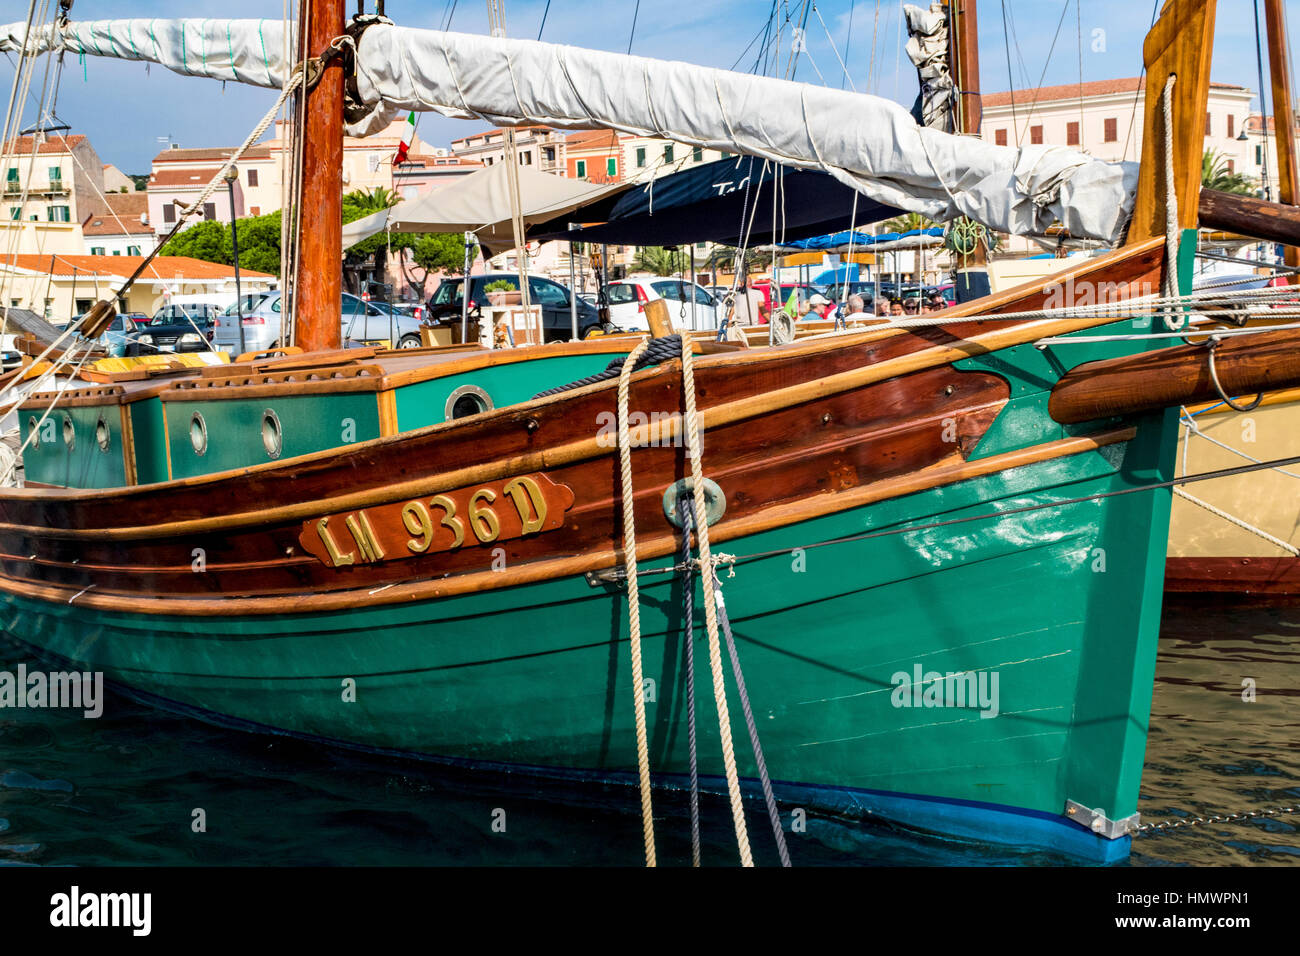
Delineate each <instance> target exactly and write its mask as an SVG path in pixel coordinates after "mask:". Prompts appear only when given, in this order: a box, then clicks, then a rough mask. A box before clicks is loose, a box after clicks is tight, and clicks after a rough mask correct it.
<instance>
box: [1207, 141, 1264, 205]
mask: <svg viewBox="0 0 1300 956" xmlns="http://www.w3.org/2000/svg"><path fill="white" fill-rule="evenodd" d="M1201 185H1202V186H1204V187H1205V188H1206V189H1217V190H1219V192H1225V193H1241V194H1243V195H1254V193H1255V190H1256V188H1257V186H1256V184H1255V180H1253V179H1251V178H1249V177H1248V176H1246V175H1245V174H1244V173H1234V172H1232V171H1231V170H1230V169H1229V168H1228V160H1227V159H1226V158H1225V157H1224V156H1223V155H1221V154H1220V153H1219V152H1217V151H1216V150H1213V149H1207V150H1206V151H1205V152H1204V153H1202V154H1201Z"/></svg>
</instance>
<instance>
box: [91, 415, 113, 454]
mask: <svg viewBox="0 0 1300 956" xmlns="http://www.w3.org/2000/svg"><path fill="white" fill-rule="evenodd" d="M95 442H96V443H97V444H98V445H99V450H100V451H103V452H106V451H108V449H109V446H111V445H112V443H113V433H112V432H111V431H110V430H109V427H108V422H106V421H105V420H104V416H103V415H100V416H99V421H97V422H95Z"/></svg>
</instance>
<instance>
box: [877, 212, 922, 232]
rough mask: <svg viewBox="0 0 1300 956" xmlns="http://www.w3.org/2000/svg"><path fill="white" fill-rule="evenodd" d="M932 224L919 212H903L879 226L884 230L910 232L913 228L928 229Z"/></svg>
mask: <svg viewBox="0 0 1300 956" xmlns="http://www.w3.org/2000/svg"><path fill="white" fill-rule="evenodd" d="M933 225H934V223H932V222H931V221H930V220H929V219H926V218H925V217H924V216H922V215H921V214H920V213H919V212H905V213H903V214H902V215H901V216H895V217H894V218H893V219H890V220H888V221H887V222H886V223H885V224H884V225H883V226H882V227H881V228H882V229H883V230H884V231H885V232H911V231H912V230H913V229H929V228H930V227H931V226H933Z"/></svg>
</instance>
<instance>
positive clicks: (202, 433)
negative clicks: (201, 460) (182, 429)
mask: <svg viewBox="0 0 1300 956" xmlns="http://www.w3.org/2000/svg"><path fill="white" fill-rule="evenodd" d="M190 444H191V445H193V446H194V454H196V455H204V454H206V453H207V450H208V423H207V422H205V421H204V420H203V413H202V412H195V413H194V414H193V415H191V416H190Z"/></svg>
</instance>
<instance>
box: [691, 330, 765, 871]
mask: <svg viewBox="0 0 1300 956" xmlns="http://www.w3.org/2000/svg"><path fill="white" fill-rule="evenodd" d="M692 344H693V343H692V342H691V340H690V338H689V337H683V338H682V392H683V393H684V397H685V399H686V436H687V437H686V440H687V454H688V455H690V458H691V487H692V488H693V489H695V491H696V492H697V493H695V494H693V495H692V497H693V499H694V501H695V540H696V543H697V545H698V549H699V555H700V564H701V566H703V567H705V568H708V567H710V566H711V562H712V557H711V556H710V554H709V525H708V521H707V520H706V517H705V512H704V495H703V494H702V493H699V491H700V489H703V487H704V466H703V464H702V463H701V461H700V452H701V445H700V418H699V412H698V411H697V409H696V407H695V369H694V367H693V365H692V361H691V360H692V355H691V348H692ZM704 623H705V628H706V632H707V634H708V637H709V667H710V669H711V670H712V671H713V699H714V701H715V702H716V703H717V705H718V737H719V740H720V741H721V743H722V763H723V767H724V769H725V770H726V775H727V793H728V795H729V796H730V797H731V819H732V822H733V824H734V825H735V828H736V844H737V845H738V847H739V848H740V865H741V866H753V865H754V857H753V854H752V853H751V852H750V849H749V831H748V828H747V827H746V825H745V804H744V802H743V800H742V799H741V795H740V776H739V774H738V773H737V772H736V750H735V745H734V744H733V742H732V739H731V714H730V713H729V712H728V710H727V689H726V684H725V682H724V680H723V674H722V648H721V644H720V642H719V640H718V605H717V600H716V598H715V596H714V591H713V588H711V587H709V586H708V585H707V584H706V585H705V587H704Z"/></svg>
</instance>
